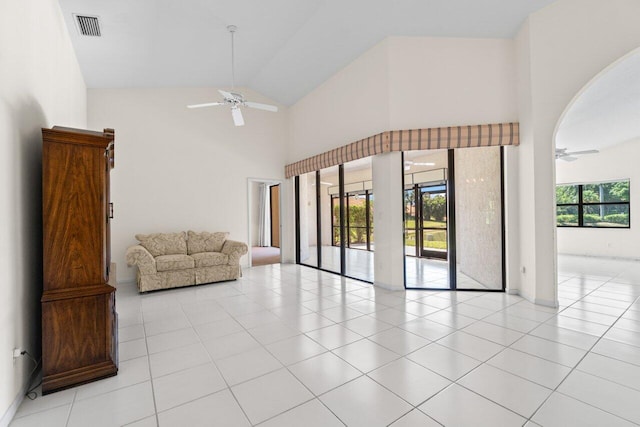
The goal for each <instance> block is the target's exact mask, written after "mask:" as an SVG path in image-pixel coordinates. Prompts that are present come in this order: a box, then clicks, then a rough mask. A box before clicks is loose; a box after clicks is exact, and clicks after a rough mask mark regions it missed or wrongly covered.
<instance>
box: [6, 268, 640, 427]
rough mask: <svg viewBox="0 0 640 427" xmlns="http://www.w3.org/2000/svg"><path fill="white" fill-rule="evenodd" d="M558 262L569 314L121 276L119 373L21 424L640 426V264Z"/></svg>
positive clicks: (328, 289)
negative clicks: (173, 285)
mask: <svg viewBox="0 0 640 427" xmlns="http://www.w3.org/2000/svg"><path fill="white" fill-rule="evenodd" d="M559 265H560V274H559V280H560V282H561V283H560V285H559V298H560V305H561V306H560V308H558V309H551V308H547V307H542V306H536V305H533V304H531V303H529V302H527V301H525V300H523V299H522V298H520V297H517V296H512V295H506V294H501V293H482V292H457V293H450V292H436V291H430V292H426V291H407V292H389V291H384V290H380V289H376V288H373V287H372V286H371V285H368V284H365V283H362V282H358V281H354V280H349V279H344V278H340V277H338V276H335V275H332V274H329V273H324V272H318V271H316V270H313V269H310V268H307V267H301V266H295V265H273V266H261V267H255V268H252V269H250V270H247V271H245V274H244V277H243V278H242V279H240V280H238V281H236V282H228V283H220V284H213V285H206V286H200V287H192V288H186V289H177V290H169V291H161V292H155V293H151V294H146V295H139V294H138V293H137V291H136V289H135V287H134V286H133V285H130V284H122V285H120V286H119V288H118V296H117V304H118V313H119V325H120V330H119V338H120V372H119V374H118V376H116V377H113V378H109V379H105V380H102V381H98V382H95V383H91V384H87V385H83V386H80V387H76V388H73V389H70V390H65V391H62V392H59V393H54V394H51V395H48V396H45V397H40V396H38V398H36V399H35V400H33V401H32V400H28V399H25V401H24V403H23V404H22V406H21V407H20V408H19V410H18V413H17V414H16V417H15V418H14V420H13V422H12V423H11V426H12V427H24V426H51V427H56V426H120V425H128V426H158V425H159V426H212V425H222V426H249V425H261V426H305V427H312V426H323V427H324V426H341V425H348V426H367V427H370V426H387V425H393V426H432V425H433V426H436V425H450V426H454V425H455V426H492V427H495V426H523V425H526V426H564V427H566V426H586V425H594V426H618V425H620V426H623V425H638V424H640V405H638V402H640V302H639V300H638V297H639V296H640V263H639V262H630V261H615V260H605V259H597V260H595V259H593V258H580V257H567V256H563V257H560V259H559Z"/></svg>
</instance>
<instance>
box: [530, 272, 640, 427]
mask: <svg viewBox="0 0 640 427" xmlns="http://www.w3.org/2000/svg"><path fill="white" fill-rule="evenodd" d="M616 277H617V276H616ZM613 279H615V278H611V279H609V280H607V281H605V282H604V283H602V284H601V285H600V286H598V287H597V288H595V289H593V290H591V291H590V292H589V293H587V294H586V295H584V296H583V297H582V298H580V299H579V300H578V301H580V300H582V299H583V298H585V297H586V296H588V295H590V294H592V293H593V292H595V291H596V290H598V289H600V288H601V287H602V286H604V285H606V284H607V283H609V282H611V281H612V280H613ZM578 301H576V302H574V303H573V304H575V303H577V302H578ZM638 301H640V297H636V299H635V300H634V301H633V302H632V303H631V304H629V306H628V307H627V308H626V309H625V310H624V311H623V312H622V314H620V316H618V318H617V319H616V321H615V322H613V323H612V324H611V325H610V326H609V327H608V328H607V330H606V331H605V332H604V333H603V334H602V335H600V336H599V337H598V339H597V340H596V342H595V343H593V345H592V346H591V347H590V348H589V349H588V350H587V352H586V353H585V354H584V355H583V356H582V357H581V358H580V360H579V361H578V363H576V364H575V365H574V366H573V367H572V368H571V371H569V373H568V374H567V375H565V377H564V378H563V379H562V381H560V383H559V384H558V385H557V386H556V387H555V388H554V389H553V390H552V391H551V394H549V396H547V398H546V399H545V400H544V401H543V402H542V403H541V404H540V405H539V406H538V408H537V409H536V410H535V411H534V412H533V414H531V416H530V417H529V418H528V421H532V422H533V417H534V416H535V415H536V414H537V413H538V412H539V411H540V409H541V408H542V407H543V406H544V404H545V403H546V402H547V401H548V400H549V399H550V398H551V396H553V394H554V393H561V394H563V395H565V396H568V395H566V394H565V393H562V392H560V391H558V389H559V388H560V386H562V384H564V382H565V381H566V380H567V378H569V376H570V375H571V374H572V373H573V372H574V371H576V369H577V368H578V366H579V365H580V363H582V361H583V360H584V359H585V358H586V357H587V356H588V355H589V354H591V353H592V350H593V349H594V348H595V347H596V346H597V345H598V343H599V342H600V341H601V340H602V339H603V338H604V336H605V335H606V334H607V333H608V332H609V331H610V330H611V329H612V328H613V327H614V325H615V324H616V323H617V322H618V320H620V319H621V318H622V317H623V316H624V315H625V314H626V313H627V311H629V308H631V306H633V304H635V303H636V302H638ZM573 304H571V305H570V306H568V307H571V306H572V305H573ZM568 307H565V309H566V308H568ZM595 354H597V353H595ZM580 372H582V371H580ZM605 380H606V379H605ZM607 381H610V380H607ZM611 382H613V383H614V384H618V383H616V382H615V381H611ZM618 385H622V384H618ZM568 397H570V398H572V399H575V400H577V401H579V402H582V403H584V404H586V405H589V406H590V407H593V408H597V409H599V410H601V411H603V412H606V413H608V414H611V415H613V416H615V417H618V418H620V419H625V418H623V417H621V416H620V415H616V414H612V413H610V412H609V411H607V410H604V409H602V408H599V407H597V406H595V405H591V404H589V403H587V402H583V401H582V400H580V399H577V398H575V397H573V396H568ZM627 421H630V420H627Z"/></svg>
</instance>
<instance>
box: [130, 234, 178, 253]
mask: <svg viewBox="0 0 640 427" xmlns="http://www.w3.org/2000/svg"><path fill="white" fill-rule="evenodd" d="M136 239H138V240H139V241H140V245H142V246H144V247H145V249H146V250H148V251H149V252H151V255H153V256H154V257H157V256H160V255H186V254H187V240H186V238H185V235H184V232H181V233H154V234H136Z"/></svg>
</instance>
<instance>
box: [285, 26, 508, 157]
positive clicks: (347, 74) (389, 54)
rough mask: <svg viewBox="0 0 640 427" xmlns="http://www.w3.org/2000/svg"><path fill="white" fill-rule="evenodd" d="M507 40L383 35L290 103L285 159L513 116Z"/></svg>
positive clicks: (506, 120)
mask: <svg viewBox="0 0 640 427" xmlns="http://www.w3.org/2000/svg"><path fill="white" fill-rule="evenodd" d="M517 111H518V109H517V96H516V81H515V50H514V43H513V41H512V40H502V39H462V38H432V37H390V38H388V39H386V40H384V41H382V42H381V43H379V44H378V45H376V46H374V47H373V48H371V49H370V50H368V51H367V52H365V53H364V54H363V55H361V56H360V57H359V58H357V59H356V60H354V61H353V62H352V63H351V64H349V65H348V66H347V67H345V68H344V69H343V70H341V71H339V72H338V73H336V74H335V75H334V76H333V77H331V78H330V79H329V80H327V81H326V82H325V83H323V84H322V85H321V86H319V87H318V88H317V89H316V90H314V91H313V92H311V93H310V94H309V95H307V96H305V97H304V98H302V99H301V100H300V101H298V102H297V103H296V104H295V105H293V106H292V107H291V109H290V112H291V114H290V125H289V127H290V142H289V143H290V150H289V157H288V160H289V162H293V161H297V160H301V159H303V158H306V157H309V156H312V155H315V154H319V153H322V152H324V151H327V150H330V149H333V148H336V147H339V146H342V145H345V144H348V143H351V142H354V141H357V140H359V139H362V138H366V137H368V136H371V135H375V134H377V133H380V132H382V131H386V130H394V129H415V128H424V127H436V126H450V125H466V124H483V123H496V122H509V121H515V120H517V117H518V116H517Z"/></svg>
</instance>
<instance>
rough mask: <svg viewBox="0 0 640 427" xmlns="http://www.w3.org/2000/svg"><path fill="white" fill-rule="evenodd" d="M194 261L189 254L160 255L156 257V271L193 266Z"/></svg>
mask: <svg viewBox="0 0 640 427" xmlns="http://www.w3.org/2000/svg"><path fill="white" fill-rule="evenodd" d="M194 266H195V261H194V259H193V258H191V257H190V256H189V255H160V256H157V257H156V269H157V270H158V271H173V270H184V269H187V268H193V267H194Z"/></svg>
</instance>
